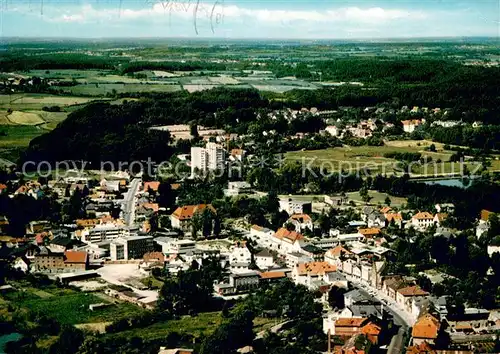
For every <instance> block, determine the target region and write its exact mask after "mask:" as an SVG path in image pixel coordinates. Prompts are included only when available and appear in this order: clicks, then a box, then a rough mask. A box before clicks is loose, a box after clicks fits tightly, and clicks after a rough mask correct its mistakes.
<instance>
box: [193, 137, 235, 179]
mask: <svg viewBox="0 0 500 354" xmlns="http://www.w3.org/2000/svg"><path fill="white" fill-rule="evenodd" d="M225 161H226V150H225V149H224V148H223V147H222V145H219V144H217V143H212V142H208V143H207V145H206V147H204V148H202V147H191V175H192V176H194V175H196V171H199V172H201V173H206V172H207V171H215V170H223V169H224V164H225Z"/></svg>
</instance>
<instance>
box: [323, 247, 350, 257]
mask: <svg viewBox="0 0 500 354" xmlns="http://www.w3.org/2000/svg"><path fill="white" fill-rule="evenodd" d="M326 253H327V255H328V256H332V257H339V256H340V255H341V254H351V252H350V251H348V250H346V249H345V248H344V247H342V246H340V245H338V246H336V247H334V248H332V249H330V250H328V251H327V252H326Z"/></svg>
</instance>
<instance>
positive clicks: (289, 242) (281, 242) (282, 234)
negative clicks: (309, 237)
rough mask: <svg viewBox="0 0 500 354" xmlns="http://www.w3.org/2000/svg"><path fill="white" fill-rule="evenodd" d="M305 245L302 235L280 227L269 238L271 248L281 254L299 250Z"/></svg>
mask: <svg viewBox="0 0 500 354" xmlns="http://www.w3.org/2000/svg"><path fill="white" fill-rule="evenodd" d="M304 245H305V240H304V236H303V235H302V234H300V233H298V232H295V231H289V230H287V229H285V228H283V227H282V228H280V229H278V231H276V233H275V234H274V235H273V237H272V239H271V249H273V250H275V251H277V252H278V253H281V254H287V253H291V252H300V251H301V249H302V247H303V246H304Z"/></svg>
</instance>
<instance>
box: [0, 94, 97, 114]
mask: <svg viewBox="0 0 500 354" xmlns="http://www.w3.org/2000/svg"><path fill="white" fill-rule="evenodd" d="M92 100H94V99H93V98H89V97H70V96H56V95H48V94H14V95H0V111H6V110H8V109H11V110H13V111H29V110H41V109H42V108H43V107H45V106H60V107H69V106H71V105H79V104H84V103H88V102H90V101H92Z"/></svg>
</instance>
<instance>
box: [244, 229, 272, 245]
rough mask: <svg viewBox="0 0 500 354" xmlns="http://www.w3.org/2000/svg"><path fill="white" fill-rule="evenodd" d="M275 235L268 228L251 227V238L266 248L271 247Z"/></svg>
mask: <svg viewBox="0 0 500 354" xmlns="http://www.w3.org/2000/svg"><path fill="white" fill-rule="evenodd" d="M273 235H274V231H273V230H271V229H268V228H266V227H262V226H259V225H252V227H250V237H252V239H254V240H255V241H257V243H259V244H261V245H264V246H266V247H269V244H270V243H271V239H272V237H273Z"/></svg>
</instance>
